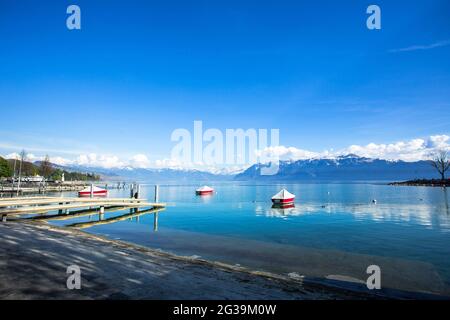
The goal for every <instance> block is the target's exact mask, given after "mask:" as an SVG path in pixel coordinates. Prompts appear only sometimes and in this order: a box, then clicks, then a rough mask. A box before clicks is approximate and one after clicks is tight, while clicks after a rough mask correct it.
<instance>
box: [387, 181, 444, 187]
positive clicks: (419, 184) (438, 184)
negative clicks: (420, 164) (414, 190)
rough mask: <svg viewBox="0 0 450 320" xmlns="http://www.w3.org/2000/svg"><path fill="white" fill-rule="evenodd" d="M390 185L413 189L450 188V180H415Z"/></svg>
mask: <svg viewBox="0 0 450 320" xmlns="http://www.w3.org/2000/svg"><path fill="white" fill-rule="evenodd" d="M389 185H390V186H411V187H450V179H446V180H441V179H415V180H408V181H402V182H391V183H389Z"/></svg>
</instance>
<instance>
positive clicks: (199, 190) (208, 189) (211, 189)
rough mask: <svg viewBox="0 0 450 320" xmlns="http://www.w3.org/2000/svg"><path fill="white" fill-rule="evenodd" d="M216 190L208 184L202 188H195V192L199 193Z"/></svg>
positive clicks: (209, 192) (210, 192)
mask: <svg viewBox="0 0 450 320" xmlns="http://www.w3.org/2000/svg"><path fill="white" fill-rule="evenodd" d="M213 192H214V189H213V188H211V187H208V186H203V187H201V188H198V189H197V190H195V193H196V194H197V195H205V194H212V193H213Z"/></svg>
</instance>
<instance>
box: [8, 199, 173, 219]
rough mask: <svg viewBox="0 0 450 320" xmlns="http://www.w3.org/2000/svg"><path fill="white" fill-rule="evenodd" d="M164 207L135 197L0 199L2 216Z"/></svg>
mask: <svg viewBox="0 0 450 320" xmlns="http://www.w3.org/2000/svg"><path fill="white" fill-rule="evenodd" d="M117 207H121V208H145V207H147V208H150V209H158V208H164V207H165V204H164V203H160V202H147V199H141V198H138V199H135V198H64V197H20V198H3V199H0V217H1V220H2V221H6V218H7V216H12V215H22V214H33V213H45V212H48V211H58V212H59V213H62V212H63V211H64V212H66V213H67V212H68V210H70V209H82V208H89V210H96V211H98V212H100V213H104V211H105V209H110V208H117Z"/></svg>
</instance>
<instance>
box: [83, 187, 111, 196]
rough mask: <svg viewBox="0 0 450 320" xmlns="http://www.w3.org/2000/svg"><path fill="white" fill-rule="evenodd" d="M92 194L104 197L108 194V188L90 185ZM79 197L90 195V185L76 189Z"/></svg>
mask: <svg viewBox="0 0 450 320" xmlns="http://www.w3.org/2000/svg"><path fill="white" fill-rule="evenodd" d="M92 191H93V192H92V194H93V196H94V197H106V196H107V195H108V190H106V189H102V188H99V187H96V186H93V187H92ZM78 196H79V197H90V196H91V186H89V187H87V188H84V189H83V190H81V191H78Z"/></svg>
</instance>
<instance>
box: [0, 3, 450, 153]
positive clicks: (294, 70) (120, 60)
mask: <svg viewBox="0 0 450 320" xmlns="http://www.w3.org/2000/svg"><path fill="white" fill-rule="evenodd" d="M70 4H77V5H79V6H80V8H81V13H82V29H81V30H75V31H69V30H68V29H67V28H66V23H65V20H66V18H67V16H68V15H67V14H66V8H67V6H68V5H70ZM370 4H377V5H379V6H380V7H381V10H382V29H381V30H376V31H370V30H368V29H367V28H366V19H367V16H368V15H367V14H366V8H367V6H368V5H370ZM449 18H450V2H449V1H446V0H443V1H437V0H428V1H373V2H367V1H279V0H278V1H235V0H231V1H230V0H228V1H170V0H169V1H136V0H127V1H122V0H120V1H110V0H108V1H107V0H86V1H85V0H72V1H62V0H61V1H31V0H20V1H17V0H2V1H1V2H0V39H1V42H0V110H1V127H0V154H3V155H5V154H8V153H11V152H15V151H18V150H20V149H21V148H25V149H27V150H28V151H29V152H32V153H34V154H36V155H43V154H45V153H49V154H50V155H52V156H61V157H65V158H73V157H76V156H78V155H79V154H83V153H96V154H105V155H114V156H117V157H119V158H130V157H132V156H133V155H136V154H144V155H146V156H148V157H149V159H151V160H156V159H163V158H168V157H170V151H171V149H172V147H173V145H174V144H173V143H172V142H171V141H170V135H171V133H172V131H173V130H174V129H177V128H187V129H192V126H193V121H194V120H202V121H203V124H204V126H205V127H206V128H218V129H221V130H225V129H226V128H244V129H247V128H268V129H270V128H279V129H280V142H281V144H282V145H283V146H287V147H295V148H299V149H305V150H311V151H315V152H320V151H323V150H330V149H334V150H337V149H342V148H346V147H348V146H349V145H353V144H356V145H367V144H369V143H375V144H383V143H392V142H398V141H411V140H412V139H416V138H423V139H425V140H426V139H427V137H429V136H436V135H448V134H449V133H450V112H448V110H449V109H450V108H449V107H450V59H449V57H450V19H449ZM93 137H94V138H93Z"/></svg>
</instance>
